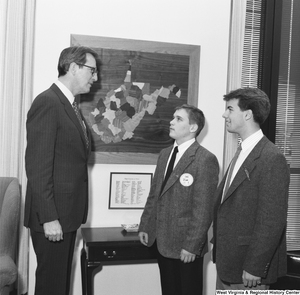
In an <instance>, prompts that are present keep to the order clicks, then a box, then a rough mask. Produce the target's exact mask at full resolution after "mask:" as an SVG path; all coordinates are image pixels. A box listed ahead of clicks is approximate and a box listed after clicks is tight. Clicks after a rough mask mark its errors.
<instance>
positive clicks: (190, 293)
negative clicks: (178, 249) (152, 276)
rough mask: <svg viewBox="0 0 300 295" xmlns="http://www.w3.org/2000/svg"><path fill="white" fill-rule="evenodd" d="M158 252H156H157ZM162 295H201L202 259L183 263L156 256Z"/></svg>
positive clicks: (159, 255)
mask: <svg viewBox="0 0 300 295" xmlns="http://www.w3.org/2000/svg"><path fill="white" fill-rule="evenodd" d="M157 252H158V251H157ZM157 261H158V266H159V270H160V280H161V289H162V295H202V289H203V257H197V258H196V259H195V260H194V261H193V262H190V263H183V262H181V260H180V259H171V258H166V257H164V256H162V255H161V254H160V253H159V252H158V254H157Z"/></svg>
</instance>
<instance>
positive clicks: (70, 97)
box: [55, 80, 75, 105]
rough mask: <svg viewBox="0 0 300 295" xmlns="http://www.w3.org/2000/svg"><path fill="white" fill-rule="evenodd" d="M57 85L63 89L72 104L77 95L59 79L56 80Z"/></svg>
mask: <svg viewBox="0 0 300 295" xmlns="http://www.w3.org/2000/svg"><path fill="white" fill-rule="evenodd" d="M55 84H56V86H57V87H58V88H59V89H60V90H61V92H62V93H63V94H64V95H65V97H66V98H67V99H68V101H69V102H70V104H71V105H72V103H73V101H74V99H75V97H74V95H73V94H72V92H71V91H70V90H69V89H68V88H67V87H66V86H65V85H64V84H63V83H61V82H60V81H59V80H57V81H56V82H55Z"/></svg>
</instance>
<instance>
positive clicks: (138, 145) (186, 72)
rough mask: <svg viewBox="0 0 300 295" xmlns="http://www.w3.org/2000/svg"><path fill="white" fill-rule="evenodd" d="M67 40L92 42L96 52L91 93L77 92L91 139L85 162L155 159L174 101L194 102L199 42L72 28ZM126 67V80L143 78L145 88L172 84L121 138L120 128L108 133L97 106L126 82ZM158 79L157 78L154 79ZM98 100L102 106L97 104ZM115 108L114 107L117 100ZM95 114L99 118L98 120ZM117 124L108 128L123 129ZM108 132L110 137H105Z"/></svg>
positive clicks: (152, 89) (165, 139) (168, 141)
mask: <svg viewBox="0 0 300 295" xmlns="http://www.w3.org/2000/svg"><path fill="white" fill-rule="evenodd" d="M71 45H76V46H80V45H82V46H88V47H91V48H93V49H94V50H95V51H96V52H97V53H98V54H99V55H100V62H101V64H100V65H99V68H100V73H99V76H98V81H97V82H96V83H94V86H93V87H92V89H91V91H90V93H87V94H84V95H81V97H80V100H81V111H82V114H83V116H84V118H85V120H86V122H87V125H88V127H89V128H90V130H91V133H92V139H93V149H94V150H93V152H92V153H91V156H90V159H89V163H90V164H97V163H99V164H146V165H155V164H156V162H157V157H158V154H159V152H160V150H161V149H163V148H165V147H167V146H170V145H171V144H173V140H172V139H171V138H170V137H169V136H168V134H169V123H170V121H171V120H172V116H173V113H174V109H175V107H176V106H179V105H182V104H183V103H188V104H191V105H195V106H198V84H199V67H200V46H199V45H187V44H177V43H166V42H154V41H143V40H133V39H121V38H111V37H100V36H89V35H75V34H72V35H71ZM129 68H131V71H132V74H131V76H130V77H131V79H132V80H131V82H133V83H136V84H139V82H141V80H142V82H145V83H144V84H149V85H150V86H149V87H148V88H149V89H150V94H153V93H154V92H155V91H157V90H158V89H160V91H161V89H163V90H165V89H166V90H168V89H171V90H172V91H170V93H171V95H170V96H169V97H167V99H165V98H164V97H163V99H165V102H164V101H163V100H161V101H162V102H163V105H162V106H161V105H159V103H157V104H156V105H155V107H154V109H155V111H154V115H153V114H152V116H151V115H149V111H148V109H147V112H144V113H145V116H144V115H143V116H144V117H143V118H142V119H141V121H140V122H139V124H138V126H137V127H134V128H136V129H134V128H132V129H134V131H133V132H131V133H132V134H133V135H131V136H132V137H131V138H126V136H124V132H123V133H122V136H121V137H119V138H118V136H119V134H117V135H114V136H112V135H110V136H107V134H108V132H110V131H111V129H112V128H111V126H112V119H111V122H108V123H107V124H106V125H105V124H103V121H106V122H107V120H110V118H108V119H107V120H106V118H104V117H105V116H103V114H102V113H101V114H100V115H101V116H102V117H101V118H100V119H98V118H99V117H100V115H99V110H100V109H103V105H104V104H105V103H106V101H105V102H104V103H103V102H102V100H103V101H104V100H106V97H107V94H108V93H110V92H111V91H112V90H114V91H115V90H116V89H117V88H119V86H120V85H121V84H122V83H124V82H125V80H126V79H127V78H126V73H127V71H128V69H129ZM149 73H150V74H149ZM160 79H162V82H161V84H159V83H160V82H158V81H160ZM123 80H124V81H123ZM173 80H176V83H175V84H173V85H171V84H172V82H173ZM169 81H170V83H169ZM133 83H131V84H133ZM176 84H181V85H179V86H177V85H176ZM123 85H124V84H122V85H121V86H123ZM171 86H176V88H179V90H180V93H181V96H180V98H179V99H178V97H176V96H175V94H173V92H174V91H173V89H174V87H173V88H170V87H171ZM160 87H161V88H160ZM132 88H133V87H132ZM132 88H131V89H130V90H129V91H130V92H131V93H130V94H129V95H130V96H132V93H133V89H132ZM176 88H175V89H176ZM149 89H148V90H149ZM135 93H137V92H135ZM174 93H175V92H174ZM113 94H114V93H113ZM176 95H177V94H176ZM100 98H101V99H100ZM159 98H160V97H159ZM99 102H101V103H102V106H99ZM110 103H111V104H112V103H114V102H110ZM155 103H156V102H155ZM105 106H106V105H105ZM115 110H116V111H118V112H119V109H118V106H116V109H115ZM116 111H115V112H116ZM123 113H124V110H123ZM140 113H142V112H140ZM140 113H139V114H140ZM135 115H136V114H135ZM129 117H130V115H129ZM103 118H104V120H103ZM125 119H126V116H125ZM129 119H131V120H132V119H133V118H131V117H130V118H129ZM97 120H98V121H97ZM100 120H102V121H101V122H99V121H100ZM120 122H121V124H123V122H122V120H121V121H119V123H118V124H119V125H120ZM127 122H128V121H126V123H127ZM126 123H124V125H125V124H126ZM118 124H115V125H114V126H113V128H114V130H113V132H115V130H122V129H121V128H122V127H120V126H119V125H118ZM99 126H100V127H99ZM103 126H104V127H103ZM119 127H120V128H119ZM95 128H96V129H97V128H100V129H101V130H99V129H97V130H95ZM126 132H127V131H126ZM96 133H97V134H96ZM120 133H121V132H120ZM99 134H101V135H99ZM103 134H104V135H103ZM100 136H102V137H101V139H99V138H100ZM103 138H104V139H103ZM107 138H108V139H109V140H110V142H108V143H107V142H106V139H107ZM120 138H121V139H120ZM124 138H125V139H124Z"/></svg>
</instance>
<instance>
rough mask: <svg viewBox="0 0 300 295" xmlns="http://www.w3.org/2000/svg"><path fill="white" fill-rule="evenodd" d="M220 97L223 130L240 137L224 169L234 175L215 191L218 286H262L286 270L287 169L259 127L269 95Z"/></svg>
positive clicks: (251, 91) (249, 92) (247, 91)
mask: <svg viewBox="0 0 300 295" xmlns="http://www.w3.org/2000/svg"><path fill="white" fill-rule="evenodd" d="M224 100H225V101H226V111H225V113H224V114H223V118H224V119H225V121H226V128H227V131H228V132H232V133H237V134H238V135H239V137H240V138H241V140H242V142H241V148H242V149H241V152H240V154H239V156H238V158H237V161H236V163H235V165H234V164H233V163H232V164H231V165H230V166H234V167H233V169H231V168H230V169H228V170H232V171H233V173H232V174H231V173H229V172H228V171H227V172H226V174H225V176H224V178H223V180H222V181H221V183H220V185H219V187H218V190H217V192H216V197H217V199H218V202H217V205H216V208H215V215H214V223H213V227H214V239H213V243H214V248H213V252H214V261H215V262H216V266H217V275H218V276H217V287H216V288H217V290H246V289H252V290H255V289H263V290H266V289H268V288H269V285H270V284H271V283H274V282H276V280H277V278H278V277H280V276H284V275H285V274H286V267H287V265H286V263H287V261H286V259H287V258H286V224H287V208H288V189H289V179H290V178H289V169H288V166H287V163H286V159H285V157H284V155H283V154H282V153H281V152H280V151H279V149H278V148H277V147H276V146H275V145H274V144H273V143H272V142H271V141H269V140H268V139H267V138H266V137H265V136H264V135H263V133H262V130H261V129H260V126H261V124H262V123H263V122H264V121H265V119H266V118H267V117H268V115H269V112H270V102H269V98H268V96H267V95H266V94H265V93H264V92H263V91H262V90H260V89H257V88H242V89H237V90H234V91H232V92H230V93H229V94H227V95H225V96H224ZM228 175H230V176H231V177H229V176H228ZM226 183H228V185H226ZM225 187H228V189H226V188H225Z"/></svg>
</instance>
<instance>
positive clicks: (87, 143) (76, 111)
mask: <svg viewBox="0 0 300 295" xmlns="http://www.w3.org/2000/svg"><path fill="white" fill-rule="evenodd" d="M72 107H73V109H74V111H75V114H76V117H77V119H78V121H79V123H80V126H81V128H82V130H83V134H84V138H85V144H86V147H87V149H88V148H89V139H88V136H87V132H86V128H85V126H84V125H83V122H82V117H81V114H80V111H79V108H78V104H77V102H76V101H75V100H74V102H73V104H72Z"/></svg>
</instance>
